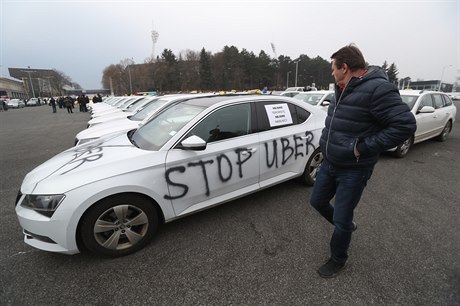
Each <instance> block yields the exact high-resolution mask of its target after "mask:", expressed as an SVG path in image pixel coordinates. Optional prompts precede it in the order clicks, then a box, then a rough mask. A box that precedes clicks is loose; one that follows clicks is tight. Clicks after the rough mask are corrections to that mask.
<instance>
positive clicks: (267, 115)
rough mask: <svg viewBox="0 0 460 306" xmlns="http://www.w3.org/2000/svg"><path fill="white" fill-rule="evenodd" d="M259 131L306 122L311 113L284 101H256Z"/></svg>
mask: <svg viewBox="0 0 460 306" xmlns="http://www.w3.org/2000/svg"><path fill="white" fill-rule="evenodd" d="M255 104H256V109H257V122H258V125H257V126H258V131H259V132H263V131H268V130H273V129H278V128H283V127H286V126H291V125H294V124H300V123H303V122H305V120H307V119H308V117H309V116H310V113H309V112H308V111H306V110H305V109H303V108H301V107H298V106H296V105H294V104H291V103H286V102H284V101H279V102H264V103H255Z"/></svg>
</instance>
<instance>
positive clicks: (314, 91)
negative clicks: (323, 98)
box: [299, 90, 334, 95]
mask: <svg viewBox="0 0 460 306" xmlns="http://www.w3.org/2000/svg"><path fill="white" fill-rule="evenodd" d="M333 92H334V91H333V90H312V91H302V92H300V93H299V95H304V94H305V95H311V94H326V93H333Z"/></svg>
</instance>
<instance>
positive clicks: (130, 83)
mask: <svg viewBox="0 0 460 306" xmlns="http://www.w3.org/2000/svg"><path fill="white" fill-rule="evenodd" d="M128 75H129V95H132V94H133V82H132V81H131V69H130V68H129V66H128Z"/></svg>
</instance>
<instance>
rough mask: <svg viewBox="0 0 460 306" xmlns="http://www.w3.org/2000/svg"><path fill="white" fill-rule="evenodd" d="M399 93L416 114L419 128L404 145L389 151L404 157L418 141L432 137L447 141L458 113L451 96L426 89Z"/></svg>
mask: <svg viewBox="0 0 460 306" xmlns="http://www.w3.org/2000/svg"><path fill="white" fill-rule="evenodd" d="M399 93H400V95H401V99H402V100H403V102H405V103H406V104H407V105H409V107H410V109H411V111H412V113H413V114H414V116H415V120H416V121H417V130H416V131H415V134H414V135H413V136H412V137H410V138H409V139H407V140H406V141H405V142H404V143H403V144H402V145H400V146H398V147H396V148H393V149H390V150H389V151H393V155H395V156H397V157H404V156H406V155H407V153H408V152H409V150H410V148H411V147H412V145H414V144H416V143H419V142H422V141H425V140H427V139H431V138H436V139H437V140H439V141H445V140H446V139H447V137H448V136H449V133H450V132H451V131H452V126H453V124H454V122H455V116H456V114H457V108H456V107H455V105H454V104H453V103H452V100H451V99H450V98H449V96H448V95H447V94H445V93H442V92H438V91H424V90H422V91H418V90H400V91H399Z"/></svg>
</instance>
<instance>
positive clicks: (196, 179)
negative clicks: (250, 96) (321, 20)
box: [165, 103, 260, 216]
mask: <svg viewBox="0 0 460 306" xmlns="http://www.w3.org/2000/svg"><path fill="white" fill-rule="evenodd" d="M252 122H253V119H252V111H251V103H243V104H236V105H229V106H225V107H221V108H219V109H217V110H215V111H213V112H212V113H210V114H208V115H207V116H206V117H204V118H203V119H202V120H201V121H200V122H199V123H197V124H196V125H195V126H194V127H193V128H192V129H191V130H190V131H189V132H188V133H187V134H186V135H185V136H184V137H183V138H182V140H183V139H186V138H188V137H190V136H193V135H195V136H198V137H200V138H202V139H203V140H205V141H206V142H207V145H206V148H205V149H204V150H199V151H191V150H184V149H178V148H177V146H176V148H175V149H172V150H170V151H169V152H168V155H167V158H166V172H165V176H166V181H167V182H168V189H169V197H168V198H169V199H170V200H171V203H172V205H173V207H174V210H175V213H176V215H178V216H179V215H183V214H187V213H190V212H193V211H195V210H199V209H202V208H205V207H208V206H211V205H214V204H217V203H221V202H224V201H228V200H230V199H233V198H235V197H238V196H240V195H243V194H247V193H249V192H252V191H255V190H257V189H258V188H259V152H260V150H259V139H258V135H257V133H253V127H252V125H253V123H252Z"/></svg>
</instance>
